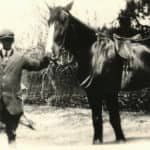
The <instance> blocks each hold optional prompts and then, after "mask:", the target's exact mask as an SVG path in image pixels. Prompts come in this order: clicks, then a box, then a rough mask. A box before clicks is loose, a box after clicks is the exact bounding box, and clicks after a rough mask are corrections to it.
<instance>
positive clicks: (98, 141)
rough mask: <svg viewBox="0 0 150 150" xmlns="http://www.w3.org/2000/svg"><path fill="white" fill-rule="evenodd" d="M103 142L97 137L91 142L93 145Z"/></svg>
mask: <svg viewBox="0 0 150 150" xmlns="http://www.w3.org/2000/svg"><path fill="white" fill-rule="evenodd" d="M102 143H103V142H102V141H101V140H99V139H97V140H93V144H94V145H99V144H102Z"/></svg>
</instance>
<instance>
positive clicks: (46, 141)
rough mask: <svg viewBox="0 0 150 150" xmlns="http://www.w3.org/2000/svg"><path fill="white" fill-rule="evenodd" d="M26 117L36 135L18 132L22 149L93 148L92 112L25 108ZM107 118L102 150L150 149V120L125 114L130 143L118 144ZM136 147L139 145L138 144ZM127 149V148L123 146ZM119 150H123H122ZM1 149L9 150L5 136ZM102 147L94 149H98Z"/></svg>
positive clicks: (136, 115)
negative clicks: (134, 146) (32, 124)
mask: <svg viewBox="0 0 150 150" xmlns="http://www.w3.org/2000/svg"><path fill="white" fill-rule="evenodd" d="M25 113H26V115H27V116H28V118H30V119H32V121H33V122H34V123H35V125H34V126H35V128H36V130H35V131H32V130H30V129H28V128H26V127H24V126H22V125H20V126H19V128H18V130H17V144H16V145H17V147H18V149H20V148H21V149H27V150H29V149H35V148H36V150H38V149H42V150H43V148H44V149H46V148H47V147H49V148H50V147H54V146H57V147H55V148H56V149H60V148H61V149H62V146H63V147H64V146H65V150H67V149H73V148H74V147H75V148H74V149H81V147H82V149H86V148H89V147H93V146H92V134H93V130H92V121H91V111H90V110H89V109H80V108H56V107H49V106H25ZM103 114H104V115H103V116H104V117H103V118H104V145H100V146H98V147H101V149H102V150H103V149H109V148H111V147H114V148H115V149H116V148H119V147H123V148H126V146H127V145H130V146H132V145H136V146H138V148H139V147H140V146H142V148H143V143H144V145H147V144H148V145H150V144H149V143H150V130H148V129H149V128H150V116H149V115H146V114H143V113H133V112H132V113H131V112H130V113H129V112H121V118H122V126H123V130H124V133H125V135H126V138H127V142H126V143H121V144H116V143H115V137H114V134H113V130H112V128H111V126H110V124H109V121H108V114H107V112H104V113H103ZM135 143H136V144H135ZM123 145H124V146H123ZM118 146H119V147H118ZM0 147H2V149H7V140H6V136H5V134H3V133H2V134H1V135H0ZM98 147H94V148H95V149H96V148H97V149H98ZM0 150H1V148H0Z"/></svg>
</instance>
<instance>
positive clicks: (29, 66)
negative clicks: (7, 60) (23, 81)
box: [23, 56, 49, 71]
mask: <svg viewBox="0 0 150 150" xmlns="http://www.w3.org/2000/svg"><path fill="white" fill-rule="evenodd" d="M24 59H25V64H24V67H23V68H24V69H26V70H28V71H39V70H41V69H44V68H46V67H47V66H48V65H49V57H48V56H44V57H43V58H42V59H40V60H39V59H36V58H32V57H27V56H24Z"/></svg>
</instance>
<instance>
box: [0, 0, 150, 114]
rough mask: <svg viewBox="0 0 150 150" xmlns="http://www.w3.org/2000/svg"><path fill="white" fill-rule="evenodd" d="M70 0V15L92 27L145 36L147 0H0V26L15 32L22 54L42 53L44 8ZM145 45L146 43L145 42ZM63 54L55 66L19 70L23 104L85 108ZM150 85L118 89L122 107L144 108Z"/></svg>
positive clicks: (45, 28)
mask: <svg viewBox="0 0 150 150" xmlns="http://www.w3.org/2000/svg"><path fill="white" fill-rule="evenodd" d="M71 1H74V5H73V8H72V10H71V14H72V15H74V16H76V17H77V18H79V19H80V20H81V21H83V22H84V23H86V24H87V25H89V26H92V27H94V28H98V27H100V29H101V30H107V31H108V32H113V33H114V32H115V33H117V34H119V35H121V36H126V37H130V36H132V35H135V34H137V33H140V34H141V35H142V37H143V38H144V37H147V36H149V35H150V29H149V25H150V15H149V14H150V2H149V0H115V1H114V0H92V1H91V0H82V1H81V0H45V1H44V0H21V1H20V0H11V1H10V0H5V1H3V0H0V4H1V5H0V12H1V13H0V22H1V23H0V29H2V28H9V29H11V30H13V31H14V33H15V39H16V40H15V47H17V48H18V49H19V51H20V52H21V53H24V52H26V51H30V52H32V56H31V57H33V56H34V57H41V56H42V55H43V54H44V51H45V46H46V39H47V35H48V24H47V21H48V19H49V17H50V13H49V10H48V8H47V5H46V4H45V3H47V4H48V5H49V6H51V7H54V6H58V5H61V6H65V5H66V4H67V3H69V2H71ZM145 44H147V45H149V41H148V42H146V43H145ZM71 61H72V58H71V56H70V55H69V54H67V53H64V55H63V56H62V59H61V62H60V64H61V65H60V66H56V65H54V64H50V65H49V67H48V68H47V69H45V70H43V71H41V72H39V73H36V72H31V73H28V72H26V71H23V77H22V87H23V89H22V90H23V92H22V94H23V98H24V102H25V103H28V104H40V105H41V104H48V105H54V106H61V107H85V108H88V107H89V106H88V102H87V97H86V94H85V92H84V90H83V89H81V88H80V87H79V83H78V82H77V79H76V77H75V73H76V71H77V68H76V65H74V66H70V65H69V62H71ZM149 93H150V92H149V89H144V90H140V91H135V92H121V93H119V103H120V107H121V108H122V109H128V110H134V111H139V110H144V111H146V112H148V111H149V108H150V104H149V103H148V102H149V98H150V94H149Z"/></svg>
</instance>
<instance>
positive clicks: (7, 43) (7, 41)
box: [1, 38, 13, 50]
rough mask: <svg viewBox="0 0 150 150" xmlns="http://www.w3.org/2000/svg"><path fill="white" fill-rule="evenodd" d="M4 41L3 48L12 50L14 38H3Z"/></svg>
mask: <svg viewBox="0 0 150 150" xmlns="http://www.w3.org/2000/svg"><path fill="white" fill-rule="evenodd" d="M1 41H2V44H3V48H4V49H5V50H10V49H11V46H12V43H13V39H9V38H8V39H3V40H1Z"/></svg>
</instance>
